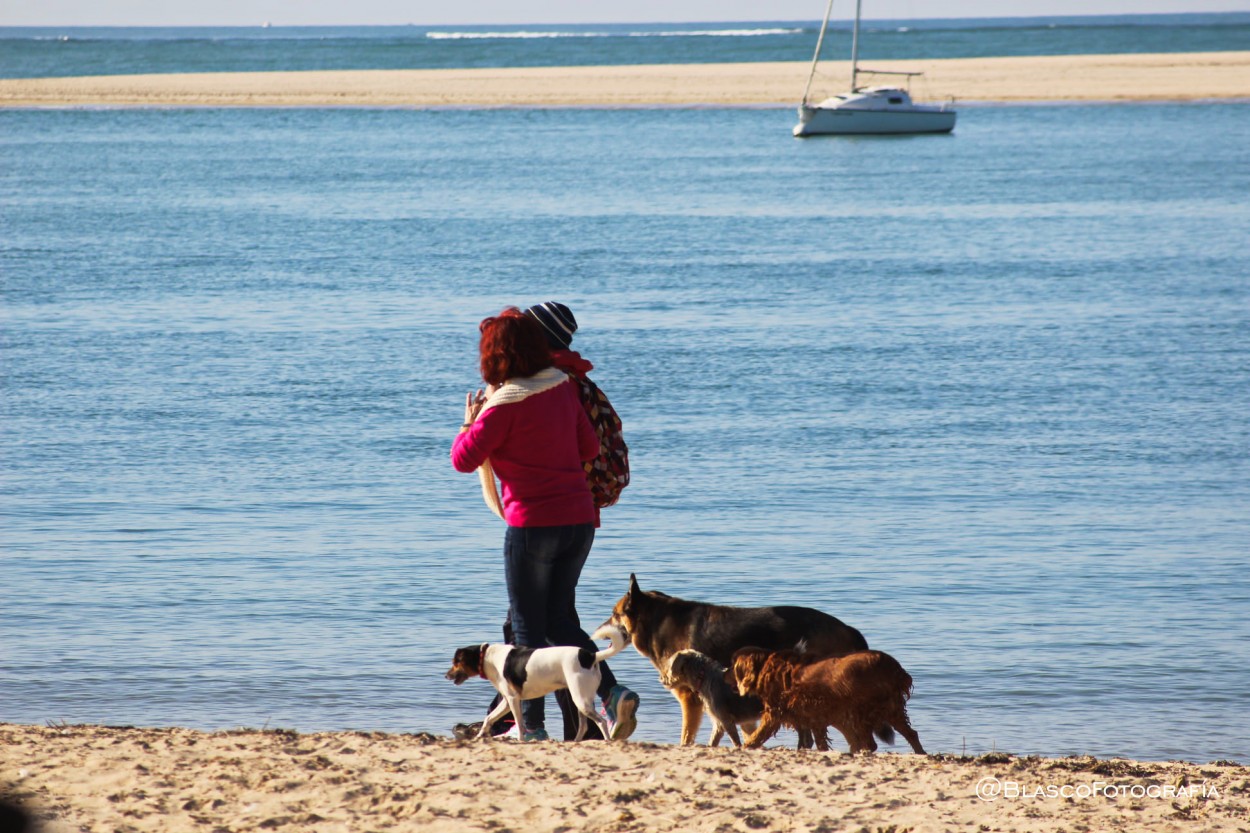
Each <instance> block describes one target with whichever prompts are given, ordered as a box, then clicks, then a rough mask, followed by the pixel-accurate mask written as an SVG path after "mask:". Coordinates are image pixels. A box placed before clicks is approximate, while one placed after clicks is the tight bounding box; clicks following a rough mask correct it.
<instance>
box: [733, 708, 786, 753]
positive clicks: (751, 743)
mask: <svg viewBox="0 0 1250 833" xmlns="http://www.w3.org/2000/svg"><path fill="white" fill-rule="evenodd" d="M780 728H781V721H780V720H778V719H777V718H776V716H775V715H773V714H772V712H768V711H765V712H764V716H763V718H762V719H761V720H760V726H759V728H758V729H756V730H755V731H754V732H752V733H751V735H750V736H749V737H747V739H746V740H744V741H743V742H742V745H743V746H745V747H746V748H747V749H759V748H760V747H761V746H763V745H764V741H766V740H768V739H769V738H771V737H772V736H773V735H775V734H777V730H778V729H780Z"/></svg>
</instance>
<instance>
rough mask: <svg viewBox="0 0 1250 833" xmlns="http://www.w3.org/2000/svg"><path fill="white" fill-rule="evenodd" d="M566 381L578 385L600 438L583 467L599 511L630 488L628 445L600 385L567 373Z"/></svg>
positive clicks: (614, 412) (618, 419)
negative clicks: (597, 454)
mask: <svg viewBox="0 0 1250 833" xmlns="http://www.w3.org/2000/svg"><path fill="white" fill-rule="evenodd" d="M569 378H570V379H572V380H573V382H574V383H575V384H576V385H577V392H578V395H579V396H580V397H581V399H582V407H583V408H585V409H586V416H588V417H590V424H591V425H593V426H594V428H595V433H596V434H598V435H599V456H598V457H595V458H594V459H593V460H587V461H586V463H585V467H586V482H587V483H588V484H590V494H591V496H592V497H593V498H594V500H595V506H597V507H599V508H600V509H602V508H603V507H605V506H611V505H612V504H614V503H616V502H617V501H618V500H620V497H621V490H622V489H624V488H625V487H626V486H628V485H629V446H627V445H625V437H624V436H623V435H622V434H621V418H620V417H619V416H617V414H616V409H615V408H613V407H612V403H611V402H609V401H608V397H607V396H606V395H605V394H604V392H603V391H602V390H600V389H599V386H598V385H596V384H595V383H594V382H592V381H590V380H589V379H587V378H585V377H578V376H576V375H572V374H570V376H569Z"/></svg>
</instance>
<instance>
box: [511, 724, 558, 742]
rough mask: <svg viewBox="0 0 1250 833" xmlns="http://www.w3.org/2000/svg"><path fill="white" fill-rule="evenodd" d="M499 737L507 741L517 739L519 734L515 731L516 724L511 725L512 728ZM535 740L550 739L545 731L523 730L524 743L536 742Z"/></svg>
mask: <svg viewBox="0 0 1250 833" xmlns="http://www.w3.org/2000/svg"><path fill="white" fill-rule="evenodd" d="M500 737H502V738H507V739H508V740H517V739H519V737H520V733H519V732H518V731H517V728H516V724H515V723H514V724H512V728H511V729H509V730H508V731H506V732H504V733H503V734H502V735H500ZM537 740H551V738H550V737H548V736H547V730H546V729H526V730H525V742H526V743H532V742H533V741H537Z"/></svg>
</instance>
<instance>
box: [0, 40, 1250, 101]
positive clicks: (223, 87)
mask: <svg viewBox="0 0 1250 833" xmlns="http://www.w3.org/2000/svg"><path fill="white" fill-rule="evenodd" d="M869 66H873V64H871V63H870V64H869ZM878 68H880V69H892V70H915V71H921V72H924V73H925V77H924V78H922V79H918V80H917V81H916V83H915V84H914V86H913V92H914V93H915V94H916V97H917V98H918V99H922V100H924V99H927V100H933V99H942V98H945V97H947V96H951V97H954V98H956V99H957V100H960V101H987V102H1028V101H1121V102H1127V101H1192V100H1201V99H1250V52H1209V53H1184V54H1159V55H1064V56H1044V57H1024V58H1019V57H1017V58H959V59H949V60H934V61H890V62H886V63H885V64H883V65H882V66H880V67H878ZM848 71H849V67H848V65H847V64H846V63H841V62H828V63H822V65H821V71H820V78H819V79H818V84H817V89H818V91H819V93H820V94H821V95H827V94H833V93H836V92H841V91H843V89H844V87H845V85H846V80H847V74H848ZM807 72H808V64H806V63H801V62H786V63H751V64H668V65H651V66H598V67H540V68H514V69H439V70H360V71H334V72H246V73H200V74H185V75H119V76H98V77H82V78H36V79H0V107H65V106H70V107H78V106H178V107H183V106H203V107H288V106H298V107H324V106H369V107H439V106H466V107H562V106H581V107H628V106H772V105H790V104H793V103H794V102H795V100H796V99H797V98H798V97H799V95H800V94H801V92H802V89H803V85H804V83H805V82H806V79H807ZM888 80H889V79H888V78H884V77H883V78H882V81H883V82H884V81H888Z"/></svg>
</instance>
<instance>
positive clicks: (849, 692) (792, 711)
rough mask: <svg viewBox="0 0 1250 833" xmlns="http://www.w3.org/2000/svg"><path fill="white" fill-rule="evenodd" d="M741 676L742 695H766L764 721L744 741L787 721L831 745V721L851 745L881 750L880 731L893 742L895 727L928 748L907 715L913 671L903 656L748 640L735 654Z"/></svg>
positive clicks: (765, 735) (752, 744)
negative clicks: (805, 649) (812, 650)
mask: <svg viewBox="0 0 1250 833" xmlns="http://www.w3.org/2000/svg"><path fill="white" fill-rule="evenodd" d="M733 671H734V677H735V678H736V679H737V681H738V691H739V692H740V693H741V694H742V695H743V696H748V695H753V696H755V697H758V698H760V700H761V701H763V703H764V715H763V717H762V719H761V722H760V726H759V728H758V729H756V731H755V732H754V733H752V734H751V736H750V737H748V738H747V739H746V740H745V741H744V745H745V746H747V747H748V748H758V747H760V746H763V745H764V741H766V740H768V739H769V738H771V737H772V736H773V735H775V734H777V730H778V729H780V728H781V727H782V726H789V727H790V728H792V729H795V730H796V731H802V730H808V731H811V732H813V733H814V734H815V736H816V748H817V749H821V750H828V749H829V733H828V728H827V727H829V726H832V727H833V728H835V729H837V730H838V731H839V732H841V733H842V735H843V737H845V738H846V742H847V743H848V744H850V747H851V752H860V751H862V750H867V751H869V752H874V751H876V749H877V743H876V741H874V740H873V738H872V736H873V733H874V732H875V733H876V734H877V736H878V737H880V738H881V739H882V740H883V741H885V742H886V743H892V742H893V741H894V730H895V729H897V730H898V732H899V733H900V734H901V735H902V736H903V737H904V738H906V739H907V742H908V743H909V744H911V748H912V749H914V750H915V751H916V754H918V755H924V754H925V751H924V749H923V748H922V747H921V746H920V736H919V735H917V734H916V730H915V729H913V728H912V727H911V722H910V721H908V719H907V700H908V698H910V697H911V675H909V674H908V673H907V672H906V671H904V670H903V666H901V665H899V664H898V660H896V659H894V657H892V656H890V655H889V654H883V653H881V652H880V651H856V652H855V653H853V654H846V655H843V656H836V657H827V658H823V659H822V658H819V657H814V656H811V655H804V654H800V653H798V652H796V651H765V650H762V649H760V648H743V649H741V650H740V651H737V652H736V653H735V654H734V661H733Z"/></svg>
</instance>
